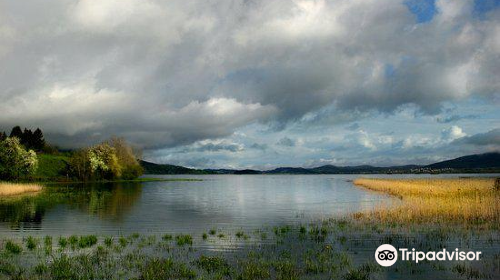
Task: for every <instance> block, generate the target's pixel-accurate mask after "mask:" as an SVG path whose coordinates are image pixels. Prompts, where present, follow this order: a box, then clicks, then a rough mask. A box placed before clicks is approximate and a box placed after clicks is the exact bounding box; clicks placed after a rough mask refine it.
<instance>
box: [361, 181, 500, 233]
mask: <svg viewBox="0 0 500 280" xmlns="http://www.w3.org/2000/svg"><path fill="white" fill-rule="evenodd" d="M354 184H356V185H358V186H362V187H364V188H367V189H370V190H374V191H378V192H384V193H387V194H390V195H394V196H397V197H399V198H400V199H401V200H402V202H403V203H402V204H401V205H399V206H397V207H391V206H390V205H381V206H380V207H379V208H378V209H377V210H375V211H373V212H370V213H368V214H360V215H358V216H363V217H367V218H371V219H376V220H380V221H392V222H398V223H432V224H436V223H443V222H446V223H454V224H462V225H464V226H480V227H486V228H498V226H499V224H500V206H499V204H500V203H499V202H500V190H498V189H497V188H496V187H495V179H494V178H477V179H476V178H463V179H357V180H355V181H354Z"/></svg>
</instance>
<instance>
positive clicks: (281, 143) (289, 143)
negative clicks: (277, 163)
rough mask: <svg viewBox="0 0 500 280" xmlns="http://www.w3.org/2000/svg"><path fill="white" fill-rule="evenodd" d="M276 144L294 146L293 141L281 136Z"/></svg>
mask: <svg viewBox="0 0 500 280" xmlns="http://www.w3.org/2000/svg"><path fill="white" fill-rule="evenodd" d="M276 144H277V145H280V146H285V147H293V146H295V141H293V140H292V139H290V138H288V137H283V138H281V139H280V140H279V141H278V142H277V143H276Z"/></svg>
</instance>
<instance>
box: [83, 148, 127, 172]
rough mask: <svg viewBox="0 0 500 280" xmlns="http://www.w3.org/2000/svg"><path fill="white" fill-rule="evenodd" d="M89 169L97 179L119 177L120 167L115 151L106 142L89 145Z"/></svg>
mask: <svg viewBox="0 0 500 280" xmlns="http://www.w3.org/2000/svg"><path fill="white" fill-rule="evenodd" d="M88 156H89V161H90V169H91V171H92V173H93V174H94V175H96V176H97V178H98V179H113V178H119V177H121V175H122V174H121V172H122V168H121V166H120V164H119V163H118V158H117V157H116V151H115V149H114V148H113V147H111V146H110V145H109V144H107V143H102V144H99V145H97V146H94V147H91V148H90V149H89V151H88Z"/></svg>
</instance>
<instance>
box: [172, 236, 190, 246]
mask: <svg viewBox="0 0 500 280" xmlns="http://www.w3.org/2000/svg"><path fill="white" fill-rule="evenodd" d="M175 242H176V243H177V245H179V246H184V245H193V237H191V235H189V234H180V235H177V236H175Z"/></svg>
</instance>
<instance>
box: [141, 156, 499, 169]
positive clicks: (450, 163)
mask: <svg viewBox="0 0 500 280" xmlns="http://www.w3.org/2000/svg"><path fill="white" fill-rule="evenodd" d="M141 165H142V166H143V167H144V171H145V172H144V173H145V174H384V173H462V172H463V173H481V172H483V173H486V172H488V173H500V153H486V154H478V155H469V156H463V157H459V158H455V159H451V160H445V161H441V162H437V163H433V164H429V165H403V166H390V167H377V166H371V165H359V166H335V165H323V166H319V167H314V168H303V167H278V168H276V169H273V170H267V171H260V170H253V169H244V170H233V169H204V170H200V169H191V168H187V167H182V166H177V165H170V164H155V163H151V162H147V161H141Z"/></svg>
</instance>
